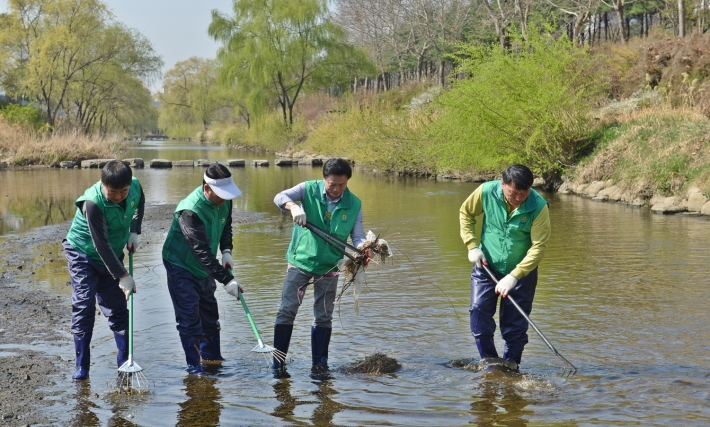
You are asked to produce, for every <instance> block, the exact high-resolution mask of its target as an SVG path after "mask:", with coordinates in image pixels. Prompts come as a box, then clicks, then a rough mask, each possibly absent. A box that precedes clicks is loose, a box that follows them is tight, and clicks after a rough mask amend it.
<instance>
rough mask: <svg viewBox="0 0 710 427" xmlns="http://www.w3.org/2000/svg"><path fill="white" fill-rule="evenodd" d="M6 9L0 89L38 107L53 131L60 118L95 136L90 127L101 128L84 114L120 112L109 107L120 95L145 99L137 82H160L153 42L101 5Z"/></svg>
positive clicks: (53, 3)
mask: <svg viewBox="0 0 710 427" xmlns="http://www.w3.org/2000/svg"><path fill="white" fill-rule="evenodd" d="M8 6H9V7H8V8H9V12H8V13H7V14H5V15H3V16H2V18H1V22H0V47H1V49H0V50H1V51H2V54H1V56H2V58H1V59H2V64H1V66H2V80H3V81H2V84H3V89H4V90H5V91H6V92H7V93H8V94H10V95H14V96H23V97H26V98H29V99H30V100H32V101H33V102H35V103H37V104H38V105H40V106H41V107H42V110H43V112H44V115H45V116H46V119H47V121H48V123H49V124H50V125H51V126H54V125H55V121H56V120H57V117H58V116H59V114H60V112H63V113H64V114H65V116H66V117H74V116H76V119H77V121H78V122H79V124H78V126H79V127H82V128H85V130H87V131H93V125H90V123H98V122H94V121H92V120H91V119H90V116H91V115H92V114H91V113H89V115H88V116H87V115H86V114H84V113H85V112H86V109H85V108H84V107H86V106H88V105H89V104H91V105H92V106H93V108H103V109H104V111H108V110H110V109H115V108H116V107H117V105H106V103H107V102H109V101H110V100H119V97H117V96H115V94H116V93H118V92H122V93H123V94H124V95H125V94H126V90H127V89H128V88H135V89H136V90H138V91H139V92H140V93H141V94H144V92H145V87H144V85H143V84H140V85H137V86H136V85H135V84H134V83H135V82H136V80H139V81H146V82H148V81H150V80H151V79H152V78H155V77H157V76H159V75H160V67H161V66H162V61H161V59H160V57H159V56H157V55H156V54H155V53H154V52H153V49H152V47H151V46H150V43H149V42H147V40H146V39H145V38H143V37H142V36H140V34H138V33H137V32H134V31H131V30H127V29H126V28H125V27H123V26H122V25H121V24H120V23H118V22H116V21H115V19H114V17H113V15H112V14H111V12H110V11H109V9H108V8H107V6H106V5H105V4H104V3H102V2H101V1H100V0H9V1H8ZM122 81H125V82H129V84H128V85H123V83H121V82H122ZM98 92H101V94H100V95H99V94H98ZM142 99H143V100H144V101H146V102H149V99H150V98H149V97H147V98H146V97H145V96H142ZM99 100H100V101H99ZM96 102H101V106H100V107H99V105H98V104H96ZM124 105H125V104H124ZM104 107H105V108H104ZM82 108H83V109H82ZM77 111H78V113H77ZM75 113H77V114H78V115H75ZM97 114H98V115H99V116H100V114H99V113H97ZM96 117H98V116H96ZM108 117H109V116H108V115H104V116H103V118H104V119H108ZM87 120H88V121H87ZM86 126H88V128H87V127H86Z"/></svg>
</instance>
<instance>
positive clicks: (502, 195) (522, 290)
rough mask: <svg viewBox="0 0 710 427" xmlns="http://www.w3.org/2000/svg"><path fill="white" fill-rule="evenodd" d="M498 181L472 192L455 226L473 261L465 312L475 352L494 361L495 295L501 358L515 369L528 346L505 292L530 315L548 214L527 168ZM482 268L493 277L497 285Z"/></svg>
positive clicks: (515, 168)
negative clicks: (476, 350)
mask: <svg viewBox="0 0 710 427" xmlns="http://www.w3.org/2000/svg"><path fill="white" fill-rule="evenodd" d="M502 178H503V179H502V180H500V181H489V182H485V183H483V184H482V185H481V186H479V187H478V188H477V189H476V190H474V192H473V193H471V195H470V196H469V197H468V199H466V201H465V202H464V203H463V205H462V206H461V209H460V211H459V222H460V227H461V238H462V239H463V242H464V244H465V245H466V247H467V248H468V259H469V261H470V262H472V263H473V271H472V272H471V305H470V307H469V313H470V322H471V334H472V335H473V337H474V339H475V340H476V347H477V348H478V352H479V354H480V356H481V358H482V359H486V358H497V357H498V352H497V351H496V348H495V344H494V342H493V334H494V332H495V329H496V325H495V321H494V320H493V315H494V314H495V312H496V306H497V305H498V294H500V295H501V296H502V297H503V298H502V299H501V307H500V316H499V317H500V330H501V334H502V335H503V340H504V341H505V349H504V352H503V359H505V360H508V361H510V362H515V364H516V366H519V365H520V360H521V357H522V354H523V349H524V347H525V344H527V342H528V335H527V330H528V322H527V320H525V318H524V317H523V316H522V315H521V314H520V313H519V312H518V310H517V309H516V308H515V307H514V306H513V304H512V303H511V302H510V301H509V300H507V299H506V297H507V296H508V294H509V293H510V294H511V295H513V296H515V301H516V302H517V303H518V305H519V306H520V307H521V308H522V309H523V311H525V313H526V314H528V315H529V314H530V311H531V310H532V302H533V298H534V296H535V288H536V287H537V267H538V265H539V264H540V261H542V258H543V257H544V255H545V249H546V246H547V241H548V239H549V238H550V215H549V211H548V207H547V202H546V201H545V199H544V198H543V197H542V196H541V195H540V194H538V193H537V192H536V191H535V190H533V189H532V188H531V187H532V183H533V174H532V172H531V171H530V169H528V168H527V167H526V166H523V165H517V164H516V165H512V166H509V167H508V168H507V169H506V170H505V171H504V172H503V177H502ZM479 221H480V223H479ZM477 230H480V231H478V232H477ZM483 264H486V265H487V266H488V267H489V269H490V270H491V271H492V272H493V274H496V275H497V276H498V277H497V278H496V279H500V280H499V282H498V284H496V283H495V281H494V280H493V279H492V278H491V277H489V276H488V274H487V273H486V271H485V270H484V269H483V268H482V266H483Z"/></svg>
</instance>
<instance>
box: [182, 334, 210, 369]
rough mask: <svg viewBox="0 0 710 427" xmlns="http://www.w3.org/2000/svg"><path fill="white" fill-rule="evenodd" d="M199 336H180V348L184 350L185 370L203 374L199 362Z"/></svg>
mask: <svg viewBox="0 0 710 427" xmlns="http://www.w3.org/2000/svg"><path fill="white" fill-rule="evenodd" d="M199 341H200V337H187V338H183V337H180V342H182V349H183V350H184V351H185V361H186V362H187V370H188V372H190V373H191V374H196V375H205V371H204V370H203V369H202V364H200V348H199Z"/></svg>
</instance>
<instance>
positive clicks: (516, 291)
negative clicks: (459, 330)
mask: <svg viewBox="0 0 710 427" xmlns="http://www.w3.org/2000/svg"><path fill="white" fill-rule="evenodd" d="M489 270H491V271H493V272H494V274H497V273H496V272H495V271H494V269H493V268H492V267H489ZM497 278H498V279H500V278H502V277H501V275H498V277H497ZM536 287H537V268H536V269H534V270H533V271H531V272H530V274H528V275H527V276H525V277H523V278H522V279H520V280H518V283H517V284H516V285H515V287H514V288H513V289H512V290H511V291H510V293H509V295H511V296H512V297H513V298H515V302H517V303H518V305H519V306H520V308H522V309H523V311H524V312H525V314H527V315H528V316H529V315H530V311H531V310H532V303H533V298H534V297H535V289H536ZM495 288H496V284H495V282H494V281H493V280H492V279H491V278H490V276H488V273H486V271H485V270H483V269H481V270H479V269H478V268H477V267H476V265H475V264H474V265H473V271H472V272H471V306H470V307H469V313H470V321H471V334H472V335H473V338H474V339H475V340H476V346H477V347H478V352H479V354H480V356H481V358H485V357H498V353H497V351H496V348H495V345H494V343H493V334H494V333H495V331H496V324H495V321H494V320H493V315H495V313H496V308H497V305H498V297H499V295H496V293H495ZM499 320H500V331H501V334H502V335H503V340H504V341H505V349H504V353H503V358H504V359H506V360H515V362H516V363H518V364H520V359H521V357H522V354H523V349H524V348H525V344H527V343H528V334H527V331H528V321H527V320H525V318H524V317H523V316H522V315H521V314H520V312H519V311H518V310H517V309H516V308H515V306H514V305H513V303H511V302H510V300H508V299H507V298H501V302H500V316H499Z"/></svg>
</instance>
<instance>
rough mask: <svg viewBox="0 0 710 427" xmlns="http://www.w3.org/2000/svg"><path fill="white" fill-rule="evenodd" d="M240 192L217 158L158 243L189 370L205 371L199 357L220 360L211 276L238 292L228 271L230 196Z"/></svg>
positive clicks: (180, 207) (213, 286) (206, 359)
mask: <svg viewBox="0 0 710 427" xmlns="http://www.w3.org/2000/svg"><path fill="white" fill-rule="evenodd" d="M241 194H242V192H241V191H240V190H239V188H237V186H236V185H235V184H234V180H233V179H232V174H231V172H229V169H227V168H226V167H225V166H224V165H221V164H219V163H216V164H213V165H211V166H209V167H208V168H207V170H206V171H205V174H204V177H203V181H202V185H200V186H199V187H197V188H196V189H195V190H194V191H193V192H192V193H190V194H189V195H188V196H187V197H186V198H185V199H183V200H182V201H181V202H180V203H178V205H177V208H176V209H175V213H174V214H173V222H172V225H171V226H170V231H168V236H167V238H166V239H165V243H164V244H163V265H165V270H166V271H167V273H168V291H169V292H170V298H171V299H172V302H173V308H174V309H175V321H176V323H177V324H176V327H177V330H178V333H179V334H180V341H181V343H182V348H183V350H184V351H185V360H186V361H187V368H188V372H190V373H192V374H197V375H204V374H205V371H204V369H202V364H201V361H203V360H204V361H223V360H224V358H222V353H221V350H220V340H219V332H220V325H219V311H218V307H217V299H216V298H215V296H214V294H215V291H216V290H217V285H216V283H215V280H216V281H218V282H220V283H222V284H224V285H225V290H226V291H227V293H229V294H230V295H232V296H234V297H235V298H237V299H239V291H242V292H243V290H242V288H241V285H240V284H239V282H237V281H236V280H235V279H234V276H233V275H232V272H231V269H232V267H233V266H234V261H233V260H232V255H231V253H232V199H234V198H236V197H239V196H241ZM218 249H219V250H221V252H222V262H221V263H220V261H219V260H218V259H217V250H218Z"/></svg>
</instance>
